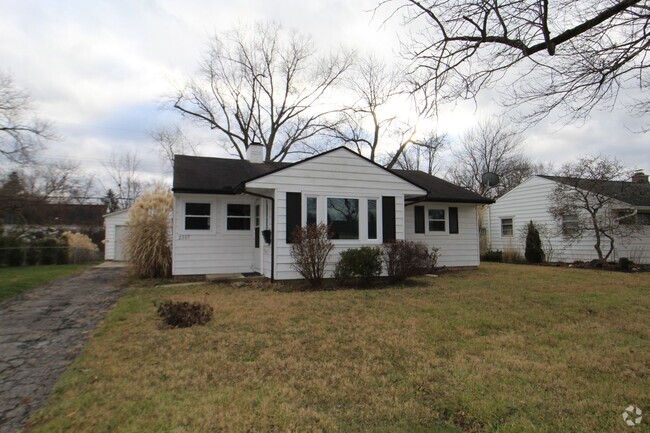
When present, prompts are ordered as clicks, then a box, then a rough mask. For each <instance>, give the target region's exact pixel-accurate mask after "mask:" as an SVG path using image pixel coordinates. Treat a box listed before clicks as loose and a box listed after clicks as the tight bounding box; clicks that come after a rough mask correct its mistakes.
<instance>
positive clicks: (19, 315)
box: [0, 268, 125, 433]
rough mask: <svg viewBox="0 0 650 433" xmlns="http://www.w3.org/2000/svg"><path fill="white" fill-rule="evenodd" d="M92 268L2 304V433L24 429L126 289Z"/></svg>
mask: <svg viewBox="0 0 650 433" xmlns="http://www.w3.org/2000/svg"><path fill="white" fill-rule="evenodd" d="M124 272H125V270H124V268H92V269H89V270H86V271H84V272H82V273H80V274H76V275H72V276H70V277H66V278H63V279H60V280H57V281H54V282H52V283H49V284H46V285H44V286H40V287H37V288H35V289H32V290H30V291H28V292H25V293H23V294H21V295H18V296H16V297H14V298H11V299H8V300H6V301H4V302H2V303H0V433H10V432H15V431H16V430H18V429H20V428H23V427H24V426H25V423H26V422H27V420H28V418H29V416H30V415H31V414H32V413H33V412H34V411H35V410H37V409H38V408H40V407H41V406H42V405H43V404H44V403H45V402H46V401H47V398H48V397H49V395H50V393H51V392H52V388H53V386H54V384H55V383H56V381H57V379H58V378H59V376H60V375H61V373H63V371H65V369H66V368H67V367H68V365H70V363H71V362H72V361H73V360H74V358H75V357H76V356H77V355H78V353H79V352H80V350H81V348H82V347H83V345H84V343H85V342H86V340H87V339H88V337H89V336H90V335H91V334H92V332H93V330H94V329H95V328H96V326H97V324H98V323H99V322H100V321H101V320H102V319H103V318H104V317H105V315H106V313H107V312H108V310H109V309H110V308H111V307H112V306H113V305H114V304H115V302H116V301H117V299H118V298H119V296H120V294H122V293H123V291H124V289H125V287H124V286H123V284H122V282H123V281H124V279H123V277H124V275H125V274H124Z"/></svg>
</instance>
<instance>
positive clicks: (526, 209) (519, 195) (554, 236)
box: [483, 173, 650, 263]
mask: <svg viewBox="0 0 650 433" xmlns="http://www.w3.org/2000/svg"><path fill="white" fill-rule="evenodd" d="M562 179H563V178H559V177H553V176H532V177H530V178H528V179H527V180H526V181H524V182H522V183H521V184H520V185H518V186H517V187H515V188H513V189H512V190H511V191H509V192H508V193H507V194H505V195H503V196H502V197H500V198H499V199H498V200H497V201H496V202H495V203H494V204H492V205H490V206H489V207H488V209H487V210H486V212H485V213H484V216H483V225H484V227H485V228H486V229H487V235H488V244H489V246H490V248H491V249H493V250H502V251H503V250H508V249H514V250H518V251H519V252H520V253H521V254H523V252H524V249H525V236H526V225H527V224H528V222H529V221H533V222H534V223H535V224H536V225H537V226H538V227H539V228H541V232H542V244H543V248H544V250H545V252H546V254H547V255H548V256H550V257H547V258H548V259H549V260H552V261H563V262H572V261H576V260H583V261H588V260H592V259H595V258H597V254H596V250H595V249H594V243H595V239H594V238H593V237H591V236H584V237H583V238H581V239H580V240H579V241H577V242H568V241H566V240H565V239H564V238H563V237H562V234H561V233H562V226H563V225H564V226H565V228H570V226H571V224H572V221H575V218H576V216H575V215H567V216H565V218H564V221H562V222H560V224H558V222H556V221H555V220H554V219H553V217H552V216H551V214H550V213H549V205H550V201H549V195H550V194H551V192H552V191H553V189H554V188H555V186H556V185H557V182H562ZM647 179H648V177H647V176H645V175H643V173H640V174H637V175H635V178H634V180H633V181H632V182H614V181H610V182H607V183H606V184H605V188H606V191H607V195H610V196H611V197H613V198H615V199H616V200H617V201H618V203H619V204H618V205H617V206H616V209H611V210H612V211H617V210H618V209H621V210H623V209H625V210H632V211H633V212H635V213H636V218H637V222H638V223H640V224H644V225H645V226H646V227H644V229H643V230H642V231H641V232H640V233H639V234H638V235H635V236H634V237H631V238H626V239H616V241H615V248H614V252H613V257H610V260H616V259H618V258H621V257H627V258H629V259H631V260H633V261H634V262H636V263H650V184H649V183H648V180H647ZM610 193H611V194H610ZM572 219H573V220H572ZM608 248H609V245H603V251H607V249H608Z"/></svg>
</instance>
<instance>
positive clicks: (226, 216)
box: [223, 201, 255, 234]
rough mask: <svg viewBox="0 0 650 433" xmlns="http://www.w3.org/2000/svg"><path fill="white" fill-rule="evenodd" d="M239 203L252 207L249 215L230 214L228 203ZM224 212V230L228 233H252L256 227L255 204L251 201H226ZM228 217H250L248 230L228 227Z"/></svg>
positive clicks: (239, 204)
mask: <svg viewBox="0 0 650 433" xmlns="http://www.w3.org/2000/svg"><path fill="white" fill-rule="evenodd" d="M231 204H232V205H238V206H248V207H249V209H250V212H249V215H248V216H247V217H240V216H228V205H231ZM223 213H224V221H223V223H224V230H225V231H226V233H229V234H237V233H251V232H252V231H253V230H254V229H255V227H254V224H255V220H254V215H253V214H254V213H255V205H254V204H253V203H249V202H244V203H243V202H237V201H226V202H225V203H224V206H223ZM228 218H237V219H245V218H248V220H249V224H248V230H246V229H244V230H238V229H229V228H228Z"/></svg>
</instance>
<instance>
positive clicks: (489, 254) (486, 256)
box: [481, 250, 503, 262]
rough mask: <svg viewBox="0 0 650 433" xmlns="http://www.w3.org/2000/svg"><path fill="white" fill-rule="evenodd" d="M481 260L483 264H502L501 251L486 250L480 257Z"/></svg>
mask: <svg viewBox="0 0 650 433" xmlns="http://www.w3.org/2000/svg"><path fill="white" fill-rule="evenodd" d="M481 260H482V261H484V262H502V261H503V251H501V250H496V251H494V250H487V251H486V252H485V253H483V255H482V256H481Z"/></svg>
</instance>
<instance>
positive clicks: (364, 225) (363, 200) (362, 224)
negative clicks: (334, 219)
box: [301, 191, 383, 246]
mask: <svg viewBox="0 0 650 433" xmlns="http://www.w3.org/2000/svg"><path fill="white" fill-rule="evenodd" d="M309 197H311V198H315V199H316V223H317V224H320V223H323V224H327V199H329V198H347V199H355V200H359V239H332V243H333V244H335V245H345V246H362V245H381V243H382V241H381V230H382V227H383V225H382V224H383V220H382V208H381V197H378V196H375V195H363V194H344V193H343V194H337V193H334V194H323V193H317V192H313V191H312V192H310V191H303V192H302V219H301V223H302V225H303V226H305V225H306V224H307V198H309ZM368 200H375V201H376V202H377V239H368Z"/></svg>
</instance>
